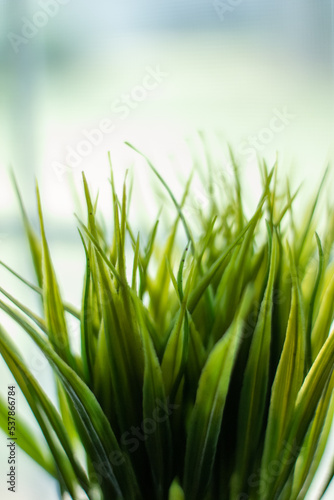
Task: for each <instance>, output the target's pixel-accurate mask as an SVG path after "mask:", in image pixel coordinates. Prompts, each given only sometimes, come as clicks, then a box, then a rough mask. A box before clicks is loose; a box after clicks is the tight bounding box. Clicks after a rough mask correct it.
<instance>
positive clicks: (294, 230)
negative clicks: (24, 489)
mask: <svg viewBox="0 0 334 500" xmlns="http://www.w3.org/2000/svg"><path fill="white" fill-rule="evenodd" d="M232 159H233V158H232ZM233 161H234V160H233ZM148 164H149V166H150V168H151V169H152V170H153V172H154V174H155V175H157V176H158V178H159V180H160V182H161V183H162V186H163V188H164V189H165V191H166V196H167V198H166V203H171V204H172V205H173V204H174V207H175V220H174V222H173V224H172V225H171V226H169V229H168V228H167V227H165V228H161V227H160V226H159V224H158V221H156V223H155V224H154V225H153V228H152V229H151V231H149V232H147V228H145V227H144V228H143V231H142V234H141V235H139V234H138V235H137V234H135V233H134V231H133V229H132V227H131V221H130V220H129V216H128V210H127V207H128V205H129V204H130V206H131V201H130V202H129V200H127V189H126V183H125V182H124V189H123V193H121V196H120V197H119V195H118V194H117V193H116V189H115V184H114V181H113V176H112V170H111V197H112V205H113V216H114V219H113V236H112V240H111V241H109V240H108V237H107V235H106V233H105V231H104V230H103V225H102V224H101V223H100V222H99V221H100V217H99V213H98V207H97V202H96V201H95V200H94V198H92V194H91V193H90V191H89V187H88V184H87V182H86V179H85V177H84V176H83V188H84V195H85V199H86V206H87V219H86V222H82V221H80V220H78V225H79V233H80V237H81V241H82V252H83V253H84V255H85V258H86V268H85V272H84V280H83V287H82V304H81V308H80V310H78V311H77V310H76V309H75V308H74V307H72V306H71V305H70V304H67V303H65V301H64V299H63V295H62V293H61V291H60V289H59V286H58V282H57V277H56V274H55V270H54V268H53V264H52V260H51V255H50V251H49V247H48V243H47V238H46V230H45V228H44V222H43V215H42V205H41V201H40V195H39V191H38V189H37V202H38V203H37V206H38V214H39V222H40V228H39V231H38V232H36V231H35V229H34V228H33V227H32V225H31V223H30V222H29V219H30V217H28V215H27V214H26V212H25V209H24V205H23V202H22V200H21V197H20V194H19V190H18V188H17V185H16V183H15V186H16V191H17V194H18V197H19V201H20V206H21V211H22V215H23V222H24V227H25V231H26V234H27V237H28V242H29V246H30V250H31V254H32V259H33V264H34V268H35V272H36V284H35V285H32V284H30V283H28V282H27V281H26V280H24V278H22V277H20V276H18V275H17V274H16V273H15V272H14V271H12V270H10V269H9V268H8V267H7V266H6V268H7V270H8V271H10V272H12V273H14V274H15V275H16V277H17V278H18V279H21V280H23V281H24V282H25V283H26V285H27V287H28V288H30V289H31V290H32V292H31V293H36V292H37V293H38V294H40V296H41V299H42V304H43V307H42V312H41V311H39V313H37V312H34V311H31V310H29V309H28V308H27V307H26V306H25V305H24V304H21V303H19V302H18V301H17V300H16V299H15V298H14V297H12V296H11V295H10V294H9V293H8V292H7V291H5V290H4V289H3V288H1V289H0V291H1V292H2V294H3V295H4V296H6V299H5V300H3V298H1V300H0V307H1V309H2V310H3V311H5V313H7V314H8V315H9V316H10V317H11V318H13V319H14V320H15V321H16V323H17V324H19V325H20V326H21V327H22V329H23V330H24V331H25V333H26V334H27V335H28V336H29V337H30V338H31V339H32V340H33V341H34V342H35V344H36V345H37V346H38V348H39V349H40V350H41V352H42V353H43V355H45V356H46V358H47V360H48V362H49V363H50V365H51V367H52V369H53V374H54V383H55V387H56V392H57V395H58V404H57V405H56V406H54V404H53V403H52V402H51V400H50V399H49V397H48V395H47V394H46V393H45V392H44V390H43V389H42V387H41V385H40V383H39V381H38V380H37V379H36V378H35V377H34V375H33V374H32V373H31V372H30V370H29V368H28V366H27V364H26V363H25V361H24V360H23V358H22V356H21V354H20V352H19V349H18V347H17V346H16V345H15V344H14V343H13V342H12V340H11V338H10V335H9V334H8V333H6V332H5V330H4V328H3V327H0V352H1V355H2V357H3V359H4V361H5V362H6V364H7V365H8V367H9V369H10V370H11V372H12V374H13V376H14V377H15V379H16V382H17V384H18V385H19V387H20V389H21V391H22V393H23V394H24V396H25V398H26V400H27V402H28V404H29V406H30V408H31V410H32V413H33V414H34V417H35V418H36V420H37V422H38V424H39V427H40V429H41V431H42V433H43V435H44V441H43V442H40V440H39V439H34V437H33V433H32V432H31V430H30V429H29V427H28V425H27V424H26V423H25V422H24V416H23V415H21V414H19V415H17V437H18V441H17V443H18V445H19V446H20V447H21V448H22V449H23V450H24V451H25V452H26V453H27V454H28V455H30V456H31V457H32V459H33V460H35V461H36V462H37V463H38V464H39V465H40V466H41V467H42V468H44V469H45V470H46V471H47V473H49V474H50V475H51V476H53V477H54V478H56V479H57V481H58V483H59V491H60V494H61V495H63V494H64V493H65V492H68V493H69V495H70V496H71V497H72V498H73V499H76V498H78V495H79V492H81V493H80V494H82V492H83V491H84V492H86V495H87V498H90V499H92V500H93V499H100V498H102V499H106V500H108V499H110V500H114V499H115V500H120V499H124V500H132V499H133V500H134V499H138V500H139V499H142V500H182V499H185V500H246V499H254V500H255V499H259V500H275V499H279V500H285V499H286V500H297V499H298V500H302V499H303V498H304V497H305V495H306V492H307V491H308V489H309V487H310V484H311V482H312V479H313V477H314V475H315V473H316V471H317V469H318V466H319V463H320V460H321V457H322V455H323V452H324V448H325V446H326V443H327V441H328V436H329V430H330V426H331V424H332V422H333V417H334V395H333V387H334V373H333V366H334V333H333V332H331V324H332V321H333V317H334V272H333V270H334V265H333V262H332V258H331V249H332V246H333V240H334V210H333V207H332V208H328V213H327V227H326V230H325V232H324V235H323V236H322V237H321V236H319V235H318V234H317V233H316V232H315V228H316V227H317V223H318V218H319V210H318V205H319V198H320V197H322V196H326V193H325V195H323V190H324V189H325V188H324V184H325V183H324V182H322V184H321V186H320V188H319V191H318V192H317V193H315V196H314V200H313V201H311V203H310V204H309V206H307V204H306V205H305V209H304V212H303V216H302V217H300V214H295V213H294V210H293V207H294V200H295V195H292V194H291V192H290V188H289V184H287V185H286V184H285V183H283V185H284V186H285V185H286V187H285V188H284V189H282V183H281V182H280V179H279V171H278V169H277V166H275V167H274V168H273V169H272V170H271V171H270V172H268V169H267V167H266V165H265V164H262V165H261V167H260V171H261V174H262V181H263V193H262V196H261V197H260V199H259V201H258V205H257V208H256V209H255V211H254V214H253V215H252V216H251V217H250V218H248V217H247V216H246V214H245V211H244V208H243V205H244V192H243V190H242V182H241V179H240V178H239V174H238V168H237V166H236V165H234V166H235V178H234V180H229V181H228V180H226V179H225V180H224V183H225V185H223V184H222V185H220V191H219V192H217V189H213V184H212V182H213V183H214V182H215V179H211V181H210V178H211V177H210V174H209V175H208V179H207V187H208V192H210V193H211V195H210V196H209V199H208V201H209V205H208V206H207V207H206V210H205V213H202V212H200V211H198V213H197V214H196V218H195V219H194V216H193V217H191V220H188V218H187V215H186V213H187V211H186V210H184V208H185V207H187V204H189V203H190V201H189V200H191V197H192V194H191V182H190V181H189V183H188V184H187V186H186V189H185V192H184V196H183V197H182V199H181V200H180V201H177V200H176V198H175V197H174V195H173V193H172V191H171V189H170V187H169V186H168V185H167V184H166V183H165V181H164V180H163V178H162V177H160V174H159V173H158V171H157V170H156V169H155V167H154V166H153V165H152V164H151V163H150V162H149V161H148ZM296 194H297V193H296ZM188 206H189V205H188ZM134 208H136V207H134ZM194 224H196V230H197V232H198V233H200V234H201V236H200V237H198V238H196V239H195V238H194V237H193V235H192V229H193V225H194ZM168 231H169V232H168ZM180 231H182V232H183V234H184V235H185V241H187V242H188V243H186V244H185V245H184V247H183V248H182V246H181V245H180V243H179V241H181V239H182V238H180V237H179V236H180ZM157 235H159V238H157ZM161 241H162V242H163V243H162V244H161ZM130 253H131V256H130V257H129V254H130ZM125 255H127V261H126V258H125ZM2 265H5V264H3V263H2ZM71 315H72V316H73V317H75V318H77V319H78V320H79V321H80V328H81V337H80V354H79V355H78V354H77V353H76V352H75V351H74V349H73V347H72V343H73V342H72V339H71V338H70V337H71V336H70V330H69V327H68V318H69V317H70V316H71ZM7 411H8V408H7V403H6V401H5V400H4V399H1V400H0V423H1V427H2V428H3V430H4V432H6V433H7ZM82 451H83V452H84V453H82ZM79 452H80V453H79ZM79 457H80V458H79ZM332 469H333V467H332ZM330 479H331V478H330V477H329V476H328V484H329V482H330ZM319 498H320V495H319Z"/></svg>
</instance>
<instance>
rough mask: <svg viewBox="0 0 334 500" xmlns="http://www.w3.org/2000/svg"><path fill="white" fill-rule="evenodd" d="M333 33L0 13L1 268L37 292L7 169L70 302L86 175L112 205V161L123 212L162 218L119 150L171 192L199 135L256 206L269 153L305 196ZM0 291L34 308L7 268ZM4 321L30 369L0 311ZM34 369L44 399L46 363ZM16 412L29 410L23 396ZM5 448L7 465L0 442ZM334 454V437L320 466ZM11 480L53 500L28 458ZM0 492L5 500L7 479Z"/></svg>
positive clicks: (87, 11)
mask: <svg viewBox="0 0 334 500" xmlns="http://www.w3.org/2000/svg"><path fill="white" fill-rule="evenodd" d="M333 23H334V2H333V0H322V1H321V2H319V1H316V0H289V1H288V0H227V1H223V0H160V1H159V2H156V1H153V0H123V1H122V2H116V1H110V0H109V1H107V0H99V1H96V2H90V1H86V2H83V1H79V0H38V1H34V0H24V1H22V2H13V1H12V0H0V36H1V45H0V62H1V71H0V106H1V113H0V260H4V261H6V263H7V264H9V265H11V266H12V267H14V268H15V269H16V270H17V271H18V272H20V273H22V274H23V275H25V276H26V277H28V278H30V279H33V276H32V271H31V266H30V260H29V256H28V252H27V246H26V244H25V242H24V241H23V239H22V225H21V220H20V216H19V210H18V205H17V202H16V198H15V196H14V192H13V188H12V184H11V182H10V177H9V167H10V166H12V168H13V169H14V171H15V174H16V177H17V179H18V181H19V184H20V188H21V191H22V194H23V197H24V200H25V203H26V207H27V210H28V211H29V214H31V216H32V218H33V219H34V218H35V216H36V213H35V194H34V184H35V178H37V179H38V182H39V185H40V190H41V194H42V201H43V206H44V211H45V217H46V221H47V226H48V237H49V240H50V246H51V250H52V253H53V258H54V262H55V266H56V269H57V271H58V272H59V279H60V282H61V285H62V287H63V289H64V293H65V295H66V298H67V299H68V300H71V301H72V302H74V303H78V302H79V301H80V293H79V292H80V288H81V285H82V272H83V258H84V256H83V255H81V254H80V258H78V247H79V240H78V237H77V233H76V231H74V230H73V228H75V226H76V222H75V219H74V217H73V212H74V211H79V208H78V206H75V205H74V204H73V201H72V199H73V197H72V196H71V192H72V188H73V186H78V185H80V176H81V171H85V174H86V175H87V177H88V179H89V181H90V182H91V184H92V185H93V186H94V187H95V189H96V190H97V189H98V188H99V190H100V200H101V204H102V205H103V204H104V203H107V201H106V200H107V196H108V194H109V185H108V183H107V182H106V179H107V178H108V175H109V173H108V168H109V167H108V159H107V152H108V151H110V152H111V158H112V162H113V167H114V172H115V176H116V180H117V182H118V183H120V182H121V181H122V178H123V177H124V173H125V170H126V169H127V168H130V169H132V170H133V175H134V178H135V183H134V198H135V199H140V200H141V207H142V209H143V210H142V211H139V212H138V213H134V214H133V216H134V217H135V218H137V220H138V224H139V223H140V222H143V221H145V220H146V218H147V217H148V215H147V214H152V216H153V217H154V216H155V213H156V211H157V210H158V208H159V206H158V204H157V203H156V201H155V200H154V199H153V198H152V197H151V196H147V193H149V192H150V187H149V185H150V183H152V176H151V175H150V174H149V172H148V169H147V168H146V167H145V164H144V162H143V161H142V160H140V158H139V157H138V156H136V155H134V154H133V151H131V150H129V148H127V147H126V146H125V145H124V141H125V140H127V141H130V142H132V143H133V144H134V145H135V146H136V147H138V148H139V149H140V150H142V151H143V152H145V153H146V154H147V155H148V156H149V157H150V158H151V159H152V160H153V161H154V162H155V165H156V167H157V168H158V169H159V171H160V172H161V173H163V175H164V177H165V178H166V179H167V180H168V181H169V183H170V184H172V185H173V187H174V188H175V190H176V192H181V191H182V185H183V184H184V179H186V178H187V175H188V174H189V172H190V169H191V167H192V164H193V159H192V158H193V156H194V155H196V157H197V158H201V157H202V156H203V145H202V143H201V140H200V137H199V133H198V132H199V131H203V133H204V135H205V138H206V141H207V143H208V144H209V146H210V149H211V151H212V152H213V156H214V157H215V159H216V160H215V161H216V162H217V166H218V167H217V168H220V169H223V170H224V171H226V172H229V169H230V162H229V158H228V154H227V147H226V145H227V143H229V144H231V145H232V147H233V150H234V152H235V154H236V157H237V159H238V161H239V162H240V164H241V168H242V175H243V180H244V183H245V185H247V187H248V191H249V198H250V202H251V201H254V200H255V199H256V197H257V196H258V192H259V183H258V174H257V167H256V157H257V155H260V156H263V157H265V158H266V160H267V161H268V163H269V164H272V163H273V162H274V161H275V158H276V154H277V151H278V152H279V163H280V169H281V171H282V175H283V174H285V173H289V176H290V177H291V178H292V180H293V182H294V185H295V187H296V186H297V185H298V184H299V183H300V182H304V187H303V189H304V190H303V193H304V194H303V196H304V198H307V196H308V193H309V190H310V189H314V185H315V183H318V181H319V179H320V177H321V174H322V173H323V171H324V169H325V166H326V164H327V163H328V162H330V161H331V160H332V159H333V154H334V150H333V137H334V135H333V132H334V96H333V89H334V86H333V83H334V28H333ZM332 173H333V172H331V174H332ZM196 189H197V191H196V193H197V194H196V196H197V197H198V198H199V199H200V198H201V196H202V195H203V193H202V191H201V186H200V185H199V186H197V188H196ZM35 220H36V219H35ZM0 279H1V282H3V283H5V285H6V286H5V287H6V288H8V289H9V290H10V291H11V292H12V293H13V294H14V295H16V296H18V297H19V298H21V300H22V299H23V300H24V301H25V302H26V303H27V304H28V305H31V306H32V307H33V306H35V305H36V303H37V302H36V298H35V297H31V296H30V295H31V294H27V292H26V289H25V288H24V287H20V286H19V285H18V284H17V282H16V281H14V280H13V279H12V278H10V276H9V275H8V273H6V272H5V271H4V270H2V269H1V270H0ZM0 320H1V321H2V322H3V323H4V324H5V325H6V326H7V328H9V329H11V331H13V335H14V336H15V337H17V339H18V341H19V342H20V343H21V345H22V346H23V347H24V349H25V352H26V356H27V357H29V356H30V358H31V359H34V353H33V348H32V346H31V345H30V344H29V343H25V342H26V341H25V340H24V337H23V336H22V335H20V332H16V330H15V327H14V325H13V324H12V323H11V322H10V321H9V320H8V319H7V318H6V317H5V316H4V315H3V314H2V313H0ZM74 332H75V327H74ZM32 353H33V354H32ZM35 361H36V360H35ZM35 364H36V366H35V367H34V368H35V369H36V373H37V374H38V376H39V377H40V378H41V380H42V381H43V384H45V387H47V388H48V390H49V391H50V392H51V394H52V390H53V389H52V386H50V380H49V378H50V377H49V372H48V370H47V368H46V365H45V363H44V362H43V361H41V360H40V359H39V361H36V363H35ZM1 373H3V381H4V387H5V386H6V384H7V383H9V382H11V381H12V380H11V376H10V374H9V373H8V372H7V371H6V369H5V368H4V367H3V366H2V365H1ZM2 390H3V388H1V391H2ZM4 390H5V389H4ZM19 405H20V407H21V408H22V411H27V410H26V406H25V402H24V400H23V398H21V399H20V401H19ZM27 414H28V411H27ZM36 431H37V430H36ZM0 446H1V448H2V449H1V450H0V457H1V460H2V461H4V457H3V448H4V445H3V438H2V437H1V442H0ZM330 454H333V440H332V442H331V449H329V450H328V455H327V459H326V460H328V456H330ZM20 460H21V456H20ZM23 464H24V465H23ZM0 465H1V470H4V464H2V463H1V464H0ZM325 465H326V464H325ZM19 471H20V478H19V492H18V494H17V497H16V498H19V499H25V500H30V499H31V500H32V499H35V498H36V491H38V495H39V496H41V497H42V496H43V495H46V497H47V498H48V499H50V500H53V499H55V498H57V495H56V489H55V485H54V484H53V483H52V482H50V481H49V479H48V478H47V477H45V476H44V474H43V473H42V472H41V471H40V469H39V468H38V467H37V466H35V465H34V464H32V463H31V462H30V461H29V460H25V459H24V457H23V454H22V462H21V463H20V468H19ZM319 481H320V482H321V478H320V479H319ZM316 488H317V485H315V489H314V491H316ZM0 492H1V498H7V496H6V494H7V492H6V491H5V489H4V482H3V480H1V484H0ZM332 492H333V489H332ZM312 495H314V493H312ZM312 495H311V496H310V497H309V500H311V499H312V500H313V498H316V496H312ZM333 496H334V493H333ZM333 496H332V498H333ZM328 498H330V497H328Z"/></svg>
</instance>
